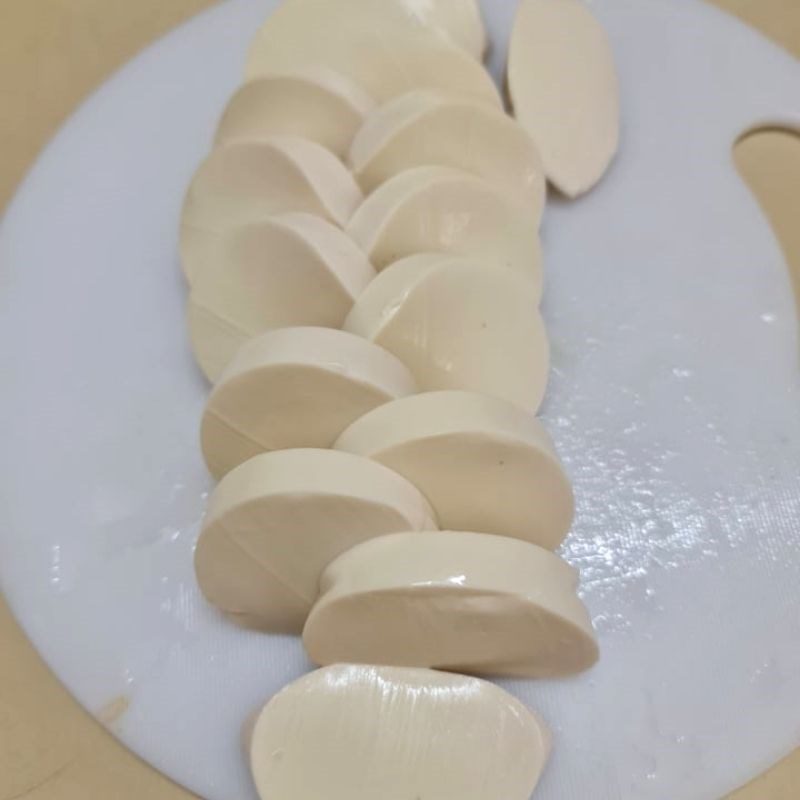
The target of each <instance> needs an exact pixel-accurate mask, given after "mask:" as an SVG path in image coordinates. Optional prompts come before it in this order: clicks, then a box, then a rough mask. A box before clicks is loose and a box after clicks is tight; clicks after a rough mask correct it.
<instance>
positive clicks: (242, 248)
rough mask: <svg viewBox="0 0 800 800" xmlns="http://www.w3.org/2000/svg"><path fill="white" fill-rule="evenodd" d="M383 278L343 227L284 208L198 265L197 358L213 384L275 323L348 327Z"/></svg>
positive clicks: (193, 314)
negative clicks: (360, 301)
mask: <svg viewBox="0 0 800 800" xmlns="http://www.w3.org/2000/svg"><path fill="white" fill-rule="evenodd" d="M374 277H375V270H374V269H373V268H372V265H371V264H370V263H369V260H368V259H367V257H366V256H365V255H364V253H363V252H362V251H361V249H360V248H359V247H358V246H357V245H356V244H355V243H354V242H353V241H352V239H350V237H348V236H347V235H346V234H345V233H344V232H343V231H342V230H341V229H340V228H337V227H336V226H335V225H333V224H332V223H330V222H327V221H326V220H324V219H322V218H321V217H317V216H314V215H312V214H302V213H294V214H282V215H278V216H274V217H267V218H266V219H265V220H264V221H262V222H255V223H251V224H249V225H244V226H242V227H240V228H237V229H235V230H233V231H232V232H231V233H230V235H227V236H224V237H223V238H222V240H221V246H220V248H219V251H218V252H217V253H216V257H215V258H214V259H212V260H211V261H210V262H209V263H207V264H204V265H203V266H202V268H198V269H197V270H196V271H195V279H194V281H193V284H192V291H191V295H190V297H189V310H188V317H189V332H190V338H191V344H192V350H193V351H194V356H195V359H196V360H197V363H198V364H199V365H200V367H201V369H202V370H203V372H204V373H205V375H206V376H207V377H208V378H209V379H210V380H211V381H212V382H213V381H216V380H217V378H218V377H219V376H220V374H221V372H222V370H223V369H224V368H225V367H226V366H227V365H228V363H229V362H230V361H231V359H232V358H233V357H234V355H235V354H236V351H237V350H238V349H239V348H240V347H241V346H242V344H243V343H244V342H246V341H247V340H248V339H251V338H253V337H254V336H257V335H258V334H259V333H263V332H264V331H266V330H269V329H271V328H284V327H292V326H319V327H326V328H327V327H330V328H340V327H341V325H342V323H343V322H344V319H345V317H346V316H347V313H348V312H349V311H350V309H351V308H352V306H353V303H354V301H355V299H356V298H357V297H358V296H359V294H361V292H363V291H364V289H365V288H366V287H367V284H369V282H370V281H371V280H372V279H373V278H374Z"/></svg>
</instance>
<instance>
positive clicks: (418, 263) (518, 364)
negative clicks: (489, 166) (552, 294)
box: [344, 254, 550, 412]
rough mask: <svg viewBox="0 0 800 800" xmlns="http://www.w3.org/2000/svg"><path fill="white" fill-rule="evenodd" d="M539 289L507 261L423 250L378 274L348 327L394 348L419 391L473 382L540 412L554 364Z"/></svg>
mask: <svg viewBox="0 0 800 800" xmlns="http://www.w3.org/2000/svg"><path fill="white" fill-rule="evenodd" d="M540 292H541V285H540V283H539V282H538V281H537V280H535V279H533V278H530V277H528V276H527V275H523V274H522V273H520V272H517V271H514V270H510V269H506V268H504V267H502V266H498V265H493V264H491V263H488V262H486V263H483V262H479V261H477V260H473V259H465V258H459V257H456V256H442V255H440V254H433V255H432V254H419V255H416V256H409V257H408V258H405V259H402V260H401V261H397V262H396V263H394V264H392V266H390V267H387V268H386V269H384V270H383V271H382V272H380V273H378V277H377V278H375V280H374V281H372V283H370V284H369V286H367V288H366V290H365V291H364V293H363V294H362V295H361V296H360V297H359V298H358V299H357V300H356V303H355V305H354V306H353V308H352V310H351V311H350V313H349V314H348V316H347V319H346V320H345V323H344V328H345V330H348V331H351V332H352V333H356V334H358V335H360V336H364V337H365V338H367V339H369V340H370V341H373V342H376V343H377V344H379V345H381V347H385V348H386V349H387V350H389V352H391V353H394V354H395V355H396V356H397V357H398V358H399V359H400V360H401V361H402V362H403V363H404V364H405V365H406V366H407V367H408V368H409V369H410V370H411V372H412V373H413V374H414V377H415V378H416V381H417V384H418V386H419V387H420V390H421V391H432V390H434V389H470V390H473V391H478V392H485V393H487V394H491V395H495V396H497V397H502V398H505V399H507V400H511V401H512V402H514V403H517V404H518V405H520V406H522V407H523V408H527V409H529V410H531V411H534V412H535V411H536V410H537V409H538V408H539V406H540V405H541V402H542V399H543V397H544V393H545V389H546V387H547V377H548V372H549V365H550V358H549V344H548V340H547V334H546V332H545V327H544V323H543V321H542V317H541V314H540V313H539V309H538V302H539V297H540Z"/></svg>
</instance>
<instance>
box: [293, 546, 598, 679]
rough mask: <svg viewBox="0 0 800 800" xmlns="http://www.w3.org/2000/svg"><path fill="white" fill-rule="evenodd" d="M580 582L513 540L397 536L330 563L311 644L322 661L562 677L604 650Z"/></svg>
mask: <svg viewBox="0 0 800 800" xmlns="http://www.w3.org/2000/svg"><path fill="white" fill-rule="evenodd" d="M577 585H578V575H577V573H576V572H575V570H573V569H572V567H570V566H569V565H568V564H566V563H565V562H564V561H562V560H561V559H560V558H559V557H558V556H556V555H554V554H553V553H551V552H549V551H548V550H544V549H543V548H541V547H537V546H536V545H533V544H528V543H527V542H521V541H519V540H517V539H507V538H506V537H503V536H490V535H488V534H485V533H454V532H443V533H430V534H429V535H427V536H420V535H419V534H413V533H396V534H393V535H391V536H384V537H382V538H380V539H373V540H371V541H368V542H365V543H363V544H360V545H357V546H356V547H354V548H353V549H352V550H349V551H347V552H346V553H343V554H342V555H341V556H339V557H338V558H337V559H336V560H335V561H334V562H333V563H331V564H330V566H328V567H327V569H326V570H325V572H324V573H323V575H322V581H321V583H320V598H319V600H318V601H317V603H316V604H315V605H314V608H313V610H312V611H311V614H310V616H309V617H308V621H307V622H306V625H305V629H304V630H303V642H304V644H305V647H306V650H307V652H308V654H309V656H310V657H311V659H312V660H313V661H314V662H315V663H317V664H335V663H338V662H348V663H369V664H391V665H394V666H400V667H434V668H437V669H446V670H452V671H454V672H466V673H472V674H484V675H498V676H506V677H517V678H520V677H524V678H555V677H564V676H566V675H573V674H575V673H578V672H581V671H583V670H585V669H587V668H588V667H590V666H591V665H592V664H594V663H595V661H596V660H597V654H598V651H597V643H596V641H595V637H594V632H593V630H592V623H591V620H590V618H589V614H588V613H587V611H586V609H585V607H584V606H583V604H582V603H581V601H580V600H579V599H578V596H577V594H576V589H577Z"/></svg>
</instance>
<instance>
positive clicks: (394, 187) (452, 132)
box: [181, 0, 618, 800]
mask: <svg viewBox="0 0 800 800" xmlns="http://www.w3.org/2000/svg"><path fill="white" fill-rule="evenodd" d="M485 49H486V37H485V32H484V28H483V24H482V20H481V15H480V10H479V8H478V5H477V2H476V0H428V1H427V2H409V1H408V0H347V1H346V2H332V0H286V2H284V3H283V4H282V5H281V6H280V7H279V8H278V9H277V11H275V13H274V14H272V16H270V17H269V19H268V20H267V21H266V23H265V24H264V26H263V27H262V28H261V30H260V31H258V33H257V35H256V37H255V40H254V42H253V45H252V48H251V50H250V53H249V55H248V59H247V69H246V79H245V82H244V83H243V85H242V86H241V88H240V89H239V90H238V91H237V92H236V93H235V94H234V96H233V97H232V98H231V100H230V103H229V105H228V107H227V108H226V109H225V111H224V113H223V115H222V118H221V121H220V123H219V127H218V130H217V134H216V139H215V143H214V147H213V149H212V151H211V153H210V154H209V156H208V158H207V159H206V160H205V161H204V162H203V163H202V164H201V165H200V166H199V168H198V170H197V172H196V174H195V177H194V179H193V181H192V183H191V186H190V187H189V191H188V194H187V197H186V202H185V206H184V211H183V218H182V221H181V256H182V263H183V267H184V271H185V274H186V278H187V280H188V283H189V285H190V289H191V294H190V299H189V307H188V315H189V328H190V335H191V341H192V346H193V350H194V354H195V357H196V360H197V363H198V364H199V366H200V368H201V369H202V370H203V372H204V373H205V374H206V375H207V377H208V378H209V379H210V380H211V381H212V382H213V384H214V386H213V389H212V391H211V394H210V397H209V400H208V404H207V407H206V410H205V413H204V416H203V420H202V430H201V441H202V449H203V453H204V456H205V459H206V462H207V464H208V466H209V469H210V470H211V472H212V473H213V475H214V476H215V477H216V478H218V479H219V481H220V482H219V484H218V486H217V488H216V489H215V491H214V493H213V495H212V497H211V501H210V505H209V509H208V513H207V516H206V520H205V523H204V526H203V530H202V532H201V535H200V538H199V541H198V544H197V549H196V556H195V560H196V571H197V576H198V580H199V584H200V587H201V589H202V591H203V593H204V594H205V596H206V597H207V599H208V600H209V601H210V602H211V603H213V604H214V605H215V606H217V607H218V608H219V609H221V610H222V611H223V612H224V613H225V614H226V615H228V617H229V618H230V619H231V620H233V621H236V622H237V623H239V624H241V625H245V626H249V627H253V628H256V629H259V630H262V631H265V632H271V633H292V634H299V633H302V635H303V641H304V643H305V646H306V649H307V652H308V654H309V656H310V658H311V659H312V660H313V661H314V662H316V663H317V664H319V665H322V666H323V669H320V670H318V671H317V672H314V673H311V674H309V675H308V676H306V677H305V678H303V679H301V680H300V681H299V682H297V683H296V684H293V685H292V686H290V687H287V689H285V690H284V691H283V692H281V693H279V694H278V695H277V696H276V697H274V698H273V699H272V700H271V701H269V702H268V703H267V704H266V706H265V707H264V708H263V709H262V710H261V711H260V712H259V713H258V715H257V716H256V717H255V718H254V721H253V722H252V724H251V726H250V728H249V734H248V751H249V757H250V760H251V767H252V771H253V775H254V778H255V782H256V786H257V788H258V790H259V792H260V793H261V794H262V796H263V797H265V798H269V799H270V800H284V798H285V799H286V800H321V798H327V799H328V800H331V799H332V798H340V797H341V798H345V797H346V798H348V799H349V800H362V799H363V800H375V798H381V800H395V799H396V800H413V798H417V799H418V800H419V799H420V798H425V800H427V798H431V800H433V798H436V800H446V799H447V798H453V800H456V798H458V800H495V798H498V797H502V798H503V800H524V799H525V798H528V797H529V796H530V794H531V792H532V791H533V789H534V788H535V786H536V783H537V781H538V779H539V775H540V773H541V771H542V769H543V767H544V764H545V762H546V760H547V754H548V751H549V735H548V733H547V730H546V728H545V726H544V724H543V723H542V722H541V721H540V720H539V718H538V717H536V716H535V715H534V714H533V712H531V711H529V710H528V709H525V708H523V707H522V706H521V705H520V704H519V703H518V702H517V701H516V700H515V699H514V698H513V697H511V696H510V695H508V694H506V693H505V692H503V691H502V690H500V689H499V688H497V687H495V686H493V685H492V684H490V683H486V682H485V681H483V680H480V679H478V678H474V677H464V676H461V675H458V674H456V673H458V672H462V673H467V674H470V675H476V674H483V675H488V676H515V677H530V678H539V677H558V676H563V675H570V674H574V673H576V672H579V671H581V670H584V669H587V668H588V667H590V666H591V665H592V664H593V663H594V661H595V660H596V658H597V652H598V651H597V645H596V642H595V638H594V634H593V631H592V626H591V621H590V618H589V615H588V613H587V611H586V609H585V608H584V607H583V605H582V603H581V601H580V600H579V598H578V596H577V594H576V588H577V575H576V573H575V572H574V570H573V569H572V568H571V567H570V566H569V565H568V564H566V563H565V562H564V561H562V560H561V559H560V558H559V557H558V556H557V555H555V554H554V552H553V551H554V550H555V549H556V548H558V546H559V545H560V544H561V542H562V540H563V539H564V537H565V536H566V535H567V533H568V531H569V528H570V525H571V522H572V518H573V510H574V501H573V495H572V489H571V487H570V483H569V480H568V478H567V476H566V475H565V473H564V470H563V469H562V466H561V464H560V462H559V459H558V456H557V454H556V451H555V448H554V446H553V443H552V441H551V440H550V437H549V436H548V434H547V432H546V430H545V428H544V426H543V425H542V423H541V422H540V421H539V419H538V418H537V416H536V414H537V411H538V409H539V407H540V404H541V403H542V400H543V397H544V394H545V389H546V384H547V376H548V368H549V355H548V354H549V345H548V339H547V335H546V330H545V326H544V323H543V320H542V317H541V314H540V311H539V302H540V299H541V295H542V286H543V270H542V252H541V247H540V239H539V226H540V222H541V219H542V214H543V211H544V206H545V197H546V187H545V184H546V180H548V179H549V180H550V182H551V183H552V184H554V185H555V186H556V187H557V188H558V189H560V190H561V192H562V193H564V194H566V195H568V196H575V195H577V194H580V193H582V192H584V191H586V190H587V189H589V188H590V187H591V186H592V185H593V184H594V183H596V181H597V180H598V179H599V178H600V177H601V175H602V174H603V172H604V171H605V169H606V167H607V166H608V164H609V162H610V160H611V158H612V156H613V153H614V151H615V149H616V145H617V130H618V100H617V91H616V82H615V77H614V69H613V62H612V58H611V55H610V52H609V46H608V43H607V40H606V38H605V35H604V33H603V31H602V30H601V29H600V27H599V26H598V24H597V23H596V22H595V20H594V19H593V18H592V17H591V16H590V15H589V13H588V12H587V11H586V9H585V8H584V7H583V6H582V5H581V4H580V2H578V0H523V2H522V5H521V7H520V9H519V11H518V16H517V21H516V24H515V29H514V34H513V37H512V42H511V46H510V52H509V69H508V88H509V93H510V97H511V101H512V104H513V106H514V114H515V116H516V119H514V118H512V117H511V116H509V115H508V114H507V113H506V112H505V111H504V108H503V103H502V100H501V97H500V94H499V92H498V90H497V88H496V86H495V84H494V83H493V82H492V79H491V77H490V76H489V74H488V72H487V71H486V69H485V68H484V66H483V65H482V63H481V60H482V57H483V55H484V51H485Z"/></svg>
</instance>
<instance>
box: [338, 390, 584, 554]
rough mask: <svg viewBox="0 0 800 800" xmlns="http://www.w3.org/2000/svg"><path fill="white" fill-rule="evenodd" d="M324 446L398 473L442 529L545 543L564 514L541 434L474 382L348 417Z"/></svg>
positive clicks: (560, 487) (569, 506)
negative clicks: (471, 388) (467, 388)
mask: <svg viewBox="0 0 800 800" xmlns="http://www.w3.org/2000/svg"><path fill="white" fill-rule="evenodd" d="M334 446H335V448H336V449H337V450H344V451H346V452H349V453H355V454H357V455H361V456H367V457H368V458H373V459H375V460H376V461H379V462H380V463H381V464H385V465H386V466H387V467H390V468H391V469H393V470H394V471H395V472H398V473H399V474H400V475H403V476H404V477H406V478H408V480H409V481H411V483H413V484H414V486H416V487H417V488H418V489H419V490H420V491H421V492H422V493H423V494H424V495H425V497H427V498H428V500H429V501H430V503H431V505H432V506H433V508H434V511H435V512H436V516H437V519H438V520H439V525H440V526H441V527H442V528H443V529H447V530H454V531H477V532H479V533H493V534H498V535H500V536H509V537H512V538H515V539H522V540H524V541H528V542H532V543H533V544H538V545H539V546H540V547H545V548H547V549H548V550H555V548H557V547H558V546H559V545H560V544H561V542H562V541H563V540H564V537H565V536H566V535H567V532H568V531H569V528H570V525H571V524H572V518H573V515H574V509H575V506H574V499H573V495H572V487H571V486H570V482H569V479H568V478H567V476H566V474H565V473H564V469H563V468H562V466H561V463H560V461H559V459H558V455H557V454H556V451H555V447H554V446H553V442H552V440H551V439H550V436H549V435H548V434H547V431H546V430H545V428H544V426H543V425H542V423H541V422H540V421H539V420H538V419H537V418H536V417H535V416H534V415H533V414H530V413H529V412H526V411H524V410H522V409H520V408H518V407H517V406H515V405H513V404H512V403H509V402H507V401H505V400H500V399H498V398H495V397H489V396H487V395H482V394H477V393H474V392H428V393H425V394H418V395H414V396H413V397H406V398H402V399H400V400H396V401H394V402H392V403H388V404H386V405H384V406H382V407H380V408H376V409H374V410H373V411H371V412H369V413H368V414H365V415H364V416H363V417H361V418H360V419H359V420H357V421H355V422H354V423H353V424H352V425H350V427H349V428H348V429H347V430H345V431H344V432H343V433H342V435H341V436H340V437H339V438H338V439H337V441H336V444H335V445H334Z"/></svg>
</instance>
